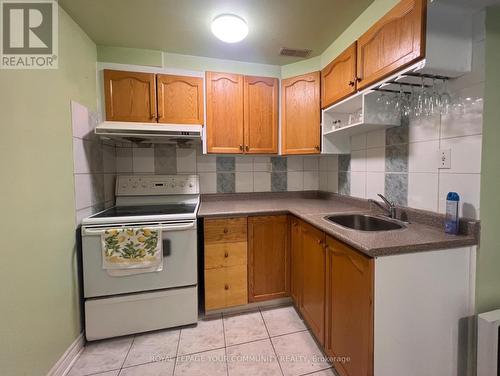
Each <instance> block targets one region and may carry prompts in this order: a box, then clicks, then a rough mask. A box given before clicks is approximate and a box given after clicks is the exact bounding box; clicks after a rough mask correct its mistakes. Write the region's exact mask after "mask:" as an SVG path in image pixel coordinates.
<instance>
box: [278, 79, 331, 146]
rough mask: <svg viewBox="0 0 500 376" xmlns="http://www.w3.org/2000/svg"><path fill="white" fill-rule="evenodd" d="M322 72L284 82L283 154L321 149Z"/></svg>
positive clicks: (282, 109)
mask: <svg viewBox="0 0 500 376" xmlns="http://www.w3.org/2000/svg"><path fill="white" fill-rule="evenodd" d="M319 87H320V73H319V72H313V73H308V74H304V75H301V76H297V77H292V78H287V79H285V80H282V81H281V132H282V134H281V145H282V150H281V151H282V154H318V153H319V152H320V133H321V129H320V121H321V113H320V92H319Z"/></svg>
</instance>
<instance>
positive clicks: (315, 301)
mask: <svg viewBox="0 0 500 376" xmlns="http://www.w3.org/2000/svg"><path fill="white" fill-rule="evenodd" d="M300 227H301V228H300V231H301V245H302V267H301V274H302V278H301V285H302V294H301V297H300V304H299V311H300V313H301V314H302V316H304V319H305V320H306V322H307V324H308V325H309V327H310V329H311V331H312V332H313V334H314V335H315V336H316V339H317V340H318V342H319V343H321V344H323V343H324V335H325V267H326V255H325V246H324V244H325V234H324V233H323V232H322V231H319V230H318V229H316V228H314V227H312V226H310V225H308V224H306V223H303V222H301V224H300Z"/></svg>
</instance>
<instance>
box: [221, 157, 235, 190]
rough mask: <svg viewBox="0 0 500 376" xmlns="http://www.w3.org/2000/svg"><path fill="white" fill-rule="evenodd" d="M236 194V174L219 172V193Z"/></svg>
mask: <svg viewBox="0 0 500 376" xmlns="http://www.w3.org/2000/svg"><path fill="white" fill-rule="evenodd" d="M226 158H227V157H226ZM233 162H234V159H233ZM234 192H236V183H235V175H234V172H217V193H234Z"/></svg>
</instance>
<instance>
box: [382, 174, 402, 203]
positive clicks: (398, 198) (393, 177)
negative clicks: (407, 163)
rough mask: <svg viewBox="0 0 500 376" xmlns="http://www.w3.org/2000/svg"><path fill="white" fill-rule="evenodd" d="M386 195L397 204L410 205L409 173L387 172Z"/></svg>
mask: <svg viewBox="0 0 500 376" xmlns="http://www.w3.org/2000/svg"><path fill="white" fill-rule="evenodd" d="M384 196H385V197H386V198H387V199H388V200H389V201H391V202H394V203H395V204H396V205H401V206H407V205H408V174H396V173H395V174H391V173H387V174H385V193H384Z"/></svg>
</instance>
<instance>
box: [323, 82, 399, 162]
mask: <svg viewBox="0 0 500 376" xmlns="http://www.w3.org/2000/svg"><path fill="white" fill-rule="evenodd" d="M381 95H388V94H381V92H378V91H374V90H365V91H361V92H359V93H356V94H354V95H353V96H351V97H349V98H347V99H344V100H343V101H340V102H339V103H336V104H334V105H332V106H330V107H328V108H326V109H324V110H323V111H322V119H323V121H322V141H323V142H322V145H323V147H322V153H323V154H345V153H349V152H350V151H351V142H350V137H351V136H353V135H356V134H360V133H366V132H371V131H375V130H378V129H384V128H390V127H396V126H398V125H400V124H401V118H400V116H399V114H391V113H390V112H386V111H382V110H381V108H383V106H382V105H381V104H380V103H378V102H377V98H378V97H380V96H381ZM356 113H357V114H359V113H361V116H360V120H359V121H356V122H353V123H351V124H349V117H350V115H354V114H356ZM351 120H352V119H351ZM335 121H340V122H341V123H340V124H341V126H340V127H338V128H334V127H333V124H334V122H335Z"/></svg>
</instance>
